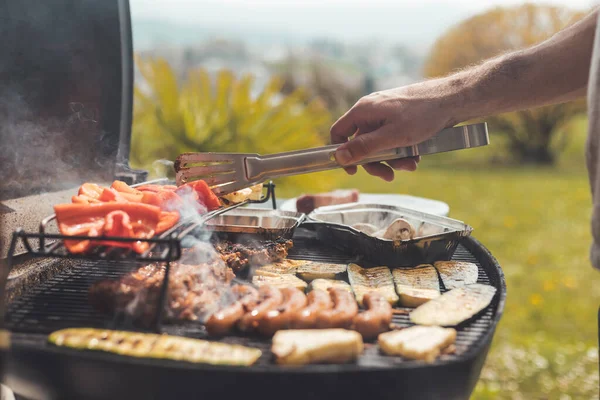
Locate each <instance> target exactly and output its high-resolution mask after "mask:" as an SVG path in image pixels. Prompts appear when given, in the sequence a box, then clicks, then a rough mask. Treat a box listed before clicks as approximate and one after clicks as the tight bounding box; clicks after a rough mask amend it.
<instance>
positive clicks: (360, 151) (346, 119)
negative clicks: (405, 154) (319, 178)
mask: <svg viewBox="0 0 600 400" xmlns="http://www.w3.org/2000/svg"><path fill="white" fill-rule="evenodd" d="M447 115H449V114H448V113H447V112H445V111H444V110H443V101H442V99H439V98H436V97H434V96H432V95H431V94H430V93H429V90H428V88H427V85H426V84H424V83H422V84H416V85H411V86H407V87H402V88H398V89H392V90H386V91H383V92H376V93H373V94H370V95H368V96H365V97H363V98H362V99H360V100H359V101H358V102H357V103H356V104H355V105H354V106H353V107H352V108H351V109H350V110H349V111H348V112H347V113H346V114H344V115H343V116H342V117H341V118H340V119H338V120H337V122H336V123H335V124H333V126H332V127H331V140H332V143H345V144H343V145H342V146H340V148H339V149H338V150H337V151H336V154H335V157H336V160H337V161H338V162H339V163H340V164H342V165H349V164H353V163H357V162H359V161H360V160H362V159H363V158H365V157H366V156H368V155H372V154H374V153H376V152H379V151H382V150H389V149H393V148H395V147H404V146H412V145H415V144H418V143H420V142H423V141H425V140H427V139H429V138H430V137H432V136H433V135H435V134H436V133H438V132H439V131H440V130H442V129H444V128H445V127H447V126H449V125H451V121H450V118H449V117H448V116H447ZM353 135H355V137H354V139H352V140H348V138H349V137H350V136H353ZM418 162H419V158H418V157H415V158H403V159H398V160H391V161H388V162H387V165H386V164H384V163H381V162H377V163H369V164H365V165H364V168H365V170H366V171H367V172H368V173H370V174H371V175H375V176H378V177H380V178H382V179H384V180H386V181H391V180H393V179H394V171H393V170H394V169H395V170H406V171H414V170H415V169H417V163H418ZM345 169H346V171H347V172H348V173H349V174H351V175H353V174H355V173H356V167H355V166H349V167H346V168H345Z"/></svg>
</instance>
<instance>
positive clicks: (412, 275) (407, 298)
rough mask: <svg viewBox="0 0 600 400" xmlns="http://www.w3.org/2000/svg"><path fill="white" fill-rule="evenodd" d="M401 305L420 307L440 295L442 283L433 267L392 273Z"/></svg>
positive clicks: (404, 269) (422, 266)
mask: <svg viewBox="0 0 600 400" xmlns="http://www.w3.org/2000/svg"><path fill="white" fill-rule="evenodd" d="M392 275H393V277H394V283H395V284H396V292H397V293H398V295H399V296H400V301H399V303H400V305H402V306H404V307H418V306H420V305H421V304H423V303H426V302H428V301H429V300H431V299H435V298H436V297H438V296H439V295H440V281H439V278H438V274H437V272H436V270H435V268H433V266H432V265H429V264H423V265H419V266H417V267H415V268H395V269H394V270H393V271H392Z"/></svg>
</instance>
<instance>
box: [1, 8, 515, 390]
mask: <svg viewBox="0 0 600 400" xmlns="http://www.w3.org/2000/svg"><path fill="white" fill-rule="evenodd" d="M2 7H6V8H5V9H3V8H2ZM40 21H41V22H40ZM0 22H2V24H0V29H2V30H3V31H2V33H3V34H4V33H5V34H6V35H4V37H8V38H10V40H6V41H3V44H2V45H3V46H5V45H7V44H8V45H11V46H14V47H13V48H9V49H8V50H7V51H6V52H3V54H8V55H9V56H8V57H3V58H2V61H0V83H2V82H8V81H10V82H11V85H12V86H11V88H10V89H11V90H15V88H17V89H23V92H22V93H21V94H22V96H21V98H23V99H24V100H25V101H26V102H28V101H29V102H30V103H28V104H29V106H30V108H31V110H32V114H31V115H38V113H39V114H52V115H53V116H55V117H57V118H59V119H60V118H65V119H68V120H69V121H71V122H72V119H71V117H72V116H73V115H70V113H71V114H72V113H73V112H76V116H77V118H76V121H79V122H81V123H82V124H81V125H77V126H78V127H79V128H81V131H80V135H79V136H78V138H79V139H80V140H81V142H83V145H81V146H79V145H78V148H79V147H81V148H86V146H87V147H88V148H89V152H88V153H86V154H83V155H82V156H83V157H80V158H81V159H74V160H71V162H72V163H73V164H74V165H76V166H79V167H81V166H83V165H84V163H83V161H82V159H83V158H89V159H92V160H95V162H94V163H93V164H95V165H96V167H98V166H100V167H101V168H99V169H100V170H101V171H100V172H102V174H100V173H99V171H98V168H96V170H95V169H94V168H91V167H90V168H88V167H89V166H87V165H86V168H84V169H82V170H81V171H80V173H79V174H78V176H77V179H76V182H77V183H75V182H65V181H61V179H60V171H46V172H48V174H49V175H50V179H47V178H48V176H44V179H33V178H39V177H38V175H35V174H34V176H33V175H32V179H31V180H30V181H29V183H30V184H29V185H28V186H27V185H26V186H25V187H24V186H23V185H17V186H14V185H12V186H11V185H10V184H9V185H8V188H6V187H4V188H2V189H3V190H2V191H1V193H2V198H1V199H2V201H3V207H2V208H0V214H1V215H2V217H3V218H2V223H3V231H4V232H6V231H7V230H8V231H10V232H13V231H14V229H15V228H16V227H17V226H18V225H22V226H24V227H25V230H22V231H18V232H17V234H16V235H15V236H14V238H15V240H14V242H12V244H13V245H12V246H8V244H9V243H7V242H6V238H7V237H9V236H8V235H6V233H4V234H3V235H2V236H1V239H3V240H4V243H3V244H4V245H5V247H9V248H8V249H6V250H4V251H3V252H2V256H1V257H3V258H4V259H3V260H2V274H0V277H1V278H2V279H0V284H5V285H4V286H3V289H4V298H5V300H6V304H5V306H2V307H0V312H2V317H3V318H2V320H1V321H2V328H4V329H7V330H9V331H10V332H11V345H10V347H9V348H8V349H3V350H8V351H7V352H4V351H3V352H2V355H3V358H2V370H3V382H5V383H6V384H7V385H8V386H9V387H11V388H12V389H13V390H14V391H15V392H16V393H17V395H19V396H23V397H24V398H36V399H38V398H39V399H46V398H77V399H101V398H102V399H105V398H110V399H121V398H123V399H133V398H141V399H150V398H201V397H206V396H211V397H213V398H217V397H218V398H220V399H221V398H223V399H233V398H236V399H237V398H239V397H240V396H249V395H250V396H260V397H261V398H266V399H278V400H280V399H282V398H285V399H303V400H304V399H307V398H311V399H319V398H323V399H325V398H327V399H330V398H332V397H333V398H344V397H346V398H373V397H374V398H390V399H392V398H393V399H398V398H407V399H413V398H414V399H439V398H443V399H465V398H468V397H469V395H470V393H471V392H472V390H473V388H474V386H475V384H476V382H477V379H478V377H479V374H480V371H481V368H482V366H483V363H484V361H485V358H486V355H487V352H488V349H489V346H490V343H491V341H492V338H493V335H494V332H495V329H496V325H497V323H498V321H499V319H500V317H501V315H502V312H503V308H504V300H505V296H506V288H505V283H504V278H503V274H502V271H501V269H500V266H499V265H498V263H497V262H496V260H495V259H494V258H493V256H492V255H491V254H490V253H489V252H488V251H487V250H486V249H485V247H484V246H483V245H482V244H481V243H479V242H478V241H477V240H476V239H474V238H472V237H469V238H464V239H463V240H462V241H461V243H460V245H459V246H458V248H457V250H456V252H455V254H454V259H455V260H463V261H471V262H475V263H477V265H478V267H479V282H481V283H488V284H491V285H493V286H495V287H496V288H497V290H498V291H497V294H496V296H495V297H494V300H493V302H492V303H491V304H490V305H489V306H488V307H487V308H486V309H485V310H484V311H483V312H482V313H480V314H479V315H477V316H476V317H475V318H473V319H471V320H470V321H467V322H466V323H464V324H463V325H462V326H460V327H459V329H458V337H457V343H456V347H457V352H456V354H453V355H444V356H441V357H440V358H439V359H438V360H437V361H436V362H435V363H434V364H431V365H428V364H424V363H421V362H416V361H409V360H405V359H401V358H399V357H387V356H384V355H382V354H380V353H379V352H378V350H377V347H376V346H375V345H373V344H372V343H371V344H367V346H366V349H365V352H364V354H363V355H362V356H361V357H360V359H359V361H358V362H357V363H352V364H344V365H311V366H308V367H300V368H283V367H279V366H277V365H274V364H273V362H272V359H271V354H270V351H269V348H270V342H269V341H268V340H264V339H260V338H256V337H242V336H235V335H232V336H228V337H225V338H223V339H221V340H223V341H225V342H229V343H239V344H244V345H248V346H253V347H258V348H260V349H261V350H263V356H262V357H261V359H260V360H259V361H258V362H257V364H256V365H254V366H252V367H246V368H239V367H236V368H234V367H215V366H206V365H193V364H187V363H181V362H171V361H164V360H150V359H135V358H127V357H122V356H117V355H113V354H104V353H95V352H87V351H83V352H82V351H74V350H69V349H65V348H57V347H54V346H51V345H49V344H47V335H48V333H50V332H52V331H54V330H57V329H61V328H65V327H76V326H87V327H108V328H116V327H119V328H123V327H125V328H127V329H134V328H133V327H130V326H123V321H119V320H116V319H115V318H112V317H107V316H105V315H102V314H99V313H97V312H95V311H94V310H93V309H92V308H91V306H90V305H89V304H88V301H87V290H88V288H89V286H90V285H91V284H92V283H94V282H96V281H98V280H101V279H106V278H117V277H119V276H122V275H123V274H125V273H127V272H129V271H131V270H133V269H135V268H137V267H139V266H141V265H144V264H145V263H147V262H148V261H149V260H150V259H151V258H152V257H155V258H156V259H160V260H163V261H166V262H169V261H171V260H173V259H176V258H177V256H178V254H179V249H180V248H181V246H182V243H181V240H180V234H182V233H184V232H188V231H191V230H192V229H188V228H190V225H185V224H184V225H180V226H178V227H177V229H176V230H174V231H173V232H170V233H173V235H170V234H169V235H166V236H164V237H162V238H158V239H156V241H155V243H154V245H155V246H159V247H158V248H160V249H162V251H154V252H153V253H151V254H146V255H142V256H138V257H137V258H135V257H131V256H132V255H131V254H127V253H124V252H122V251H116V250H114V249H101V250H100V251H98V252H97V253H95V254H93V255H91V256H86V257H84V258H81V257H79V258H76V257H72V256H70V255H68V254H67V253H65V252H64V249H63V247H62V246H61V244H60V239H61V237H60V236H54V235H56V233H54V232H53V230H52V229H50V227H49V225H48V224H49V223H50V224H51V219H47V220H44V217H45V216H46V215H47V214H48V212H47V209H48V206H49V205H51V204H53V203H55V202H56V200H55V198H56V196H59V195H60V196H62V195H66V194H65V193H72V192H69V190H67V191H65V192H64V193H63V192H61V191H64V190H65V189H70V188H73V187H76V186H77V184H79V183H81V182H82V181H85V180H90V179H105V180H106V181H108V180H110V179H112V178H118V179H121V180H125V181H127V182H128V183H132V184H135V183H139V182H143V181H144V180H145V179H146V173H145V171H135V170H132V169H130V168H129V167H128V156H127V155H128V152H129V145H130V140H131V131H130V129H131V109H132V107H131V105H132V104H131V101H132V93H131V89H132V76H133V68H132V61H131V60H132V46H131V32H130V26H129V24H130V15H129V8H128V4H127V1H126V0H86V1H81V0H57V1H53V2H36V1H33V0H11V1H8V2H5V3H3V4H2V5H1V6H0ZM57 25H58V26H60V27H61V29H58V30H57V31H59V32H60V33H61V34H60V35H52V34H50V33H51V32H52V31H53V29H54V28H55V27H56V26H57ZM44 29H46V30H47V32H45V31H44ZM77 30H81V35H78V34H77ZM32 32H33V33H32ZM34 33H35V34H34ZM44 33H48V34H44ZM72 42H74V43H77V44H79V47H78V46H69V43H71V44H72ZM29 43H36V47H35V48H34V49H33V50H31V49H29V50H27V49H28V47H27V46H28V45H29ZM82 43H83V45H82ZM82 46H83V47H82ZM40 49H41V50H43V51H41V52H40ZM28 51H29V52H28ZM15 54H16V56H15V57H12V58H11V57H10V56H11V55H15ZM42 56H43V57H42ZM69 56H73V59H72V60H71V59H69V58H68V57H69ZM92 56H93V57H92ZM36 57H38V58H36ZM39 57H42V58H39ZM65 57H67V60H65ZM77 57H79V59H77ZM81 58H83V59H86V58H88V59H87V61H90V60H91V61H92V62H90V63H89V64H85V63H83V64H84V67H82V70H81V71H78V73H75V74H69V71H71V72H72V70H71V69H72V68H74V67H73V65H80V64H81V63H79V64H78V63H77V62H76V61H81ZM6 60H8V61H6ZM11 60H12V62H14V64H15V65H13V66H12V67H11V66H10V65H8V64H7V62H8V63H10V62H11ZM57 60H59V61H65V62H58V63H57V62H56V61H57ZM69 60H70V61H72V63H69V62H66V61H69ZM94 61H98V62H97V63H94ZM85 65H88V66H89V65H94V66H95V67H98V68H94V69H93V71H92V72H94V73H90V71H87V72H88V73H86V70H85ZM61 68H63V69H62V70H61ZM46 69H48V70H49V71H50V70H51V73H50V72H49V73H47V74H46V73H45V71H46ZM15 71H22V73H21V72H19V73H16V72H15ZM32 74H33V75H32ZM36 74H37V75H36ZM4 76H8V77H11V79H10V80H8V79H4V78H3V77H4ZM31 76H35V79H30V77H31ZM14 77H17V78H14ZM15 79H16V80H15ZM19 79H20V80H19ZM40 82H41V83H40ZM57 82H61V84H57ZM82 82H83V83H82ZM77 84H80V85H82V86H83V87H88V88H89V87H90V86H92V87H93V86H94V85H95V86H96V89H98V88H99V90H96V91H94V90H91V91H86V90H79V91H77V90H75V93H74V94H73V93H70V94H69V93H68V90H67V89H68V88H73V87H76V86H77ZM0 86H2V84H0ZM2 89H5V88H4V87H2ZM0 93H3V91H0ZM98 93H100V94H98ZM34 94H35V95H34ZM0 100H2V98H0ZM73 104H75V105H76V106H75V108H73V107H74V106H73ZM89 104H92V105H93V107H92V108H93V109H94V112H93V113H92V115H91V116H90V115H88V114H86V113H85V112H83V111H82V110H81V108H80V107H81V105H85V106H86V107H87V106H88V105H89ZM2 105H3V103H2V102H0V107H2ZM49 106H51V107H50V108H49ZM61 107H63V108H61ZM88 108H89V107H88ZM64 110H67V111H64ZM74 110H75V111H74ZM0 111H4V109H0ZM9 111H10V110H9ZM71 122H70V123H71ZM90 123H91V125H92V128H90V127H89V125H90ZM13 125H14V124H13ZM0 129H2V127H0ZM2 133H3V135H4V134H5V133H8V134H10V135H12V140H13V142H17V141H16V140H15V138H18V137H19V135H20V134H21V132H19V131H18V130H11V129H9V130H4V131H3V132H2ZM99 136H101V137H102V139H101V140H100V141H101V142H102V143H104V144H103V146H97V144H98V141H99V139H98V138H99ZM3 138H4V136H3ZM17 152H18V149H17ZM0 155H4V154H0ZM33 159H35V157H33ZM3 161H4V160H3ZM96 161H97V162H96ZM107 163H108V164H107ZM3 167H4V164H3ZM10 168H12V170H18V165H15V163H12V164H10V165H9V169H8V171H11V169H10ZM44 168H46V167H45V166H44V165H39V166H38V171H37V172H38V173H40V172H44ZM34 172H36V171H34ZM8 175H10V174H7V176H8ZM98 177H100V178H98ZM3 183H4V182H3ZM13 183H14V182H13ZM5 186H6V185H5ZM274 194H275V193H274V189H273V188H272V187H270V189H269V190H268V192H267V197H270V198H271V199H272V200H274ZM25 196H33V197H27V198H28V200H27V201H28V202H30V207H26V208H25V209H26V210H27V211H20V210H21V209H20V208H18V207H16V206H13V204H19V202H20V201H21V200H20V199H22V198H25ZM53 196H54V197H53ZM69 197H70V195H69ZM50 199H52V200H50ZM63 201H68V197H67V198H66V200H63ZM273 203H274V201H273ZM6 204H10V206H6ZM38 213H39V214H40V215H37V214H38ZM5 216H10V217H11V218H5ZM7 221H8V222H10V221H15V223H16V224H17V225H15V224H8V226H6V225H7ZM40 223H42V225H41V226H42V229H41V230H39V225H40ZM56 240H58V241H56ZM293 240H294V248H293V249H292V250H291V253H290V255H289V258H292V259H311V260H320V261H327V262H344V263H345V262H351V261H353V262H357V261H359V262H361V263H363V264H365V263H368V259H365V260H357V259H355V258H353V257H352V256H349V255H347V254H345V253H343V252H341V251H339V250H336V249H335V247H334V246H332V245H331V243H327V242H324V241H323V240H319V239H318V238H317V237H316V236H315V233H314V232H312V231H310V230H308V229H303V228H299V229H297V230H296V232H295V234H294V238H293ZM53 241H54V242H53ZM160 246H162V247H160ZM156 249H157V248H156V247H155V249H154V250H156ZM9 273H10V274H9ZM167 282H168V281H167ZM165 287H166V286H165ZM157 310H159V311H160V310H162V307H157ZM393 322H394V323H395V324H397V325H399V326H408V325H410V323H409V321H408V317H407V315H395V316H394V321H393ZM153 329H156V330H159V331H162V332H166V333H171V334H177V335H184V336H189V337H195V338H204V337H206V332H205V330H204V328H203V326H202V325H201V324H197V323H185V324H183V323H182V324H165V323H162V321H161V319H160V316H157V318H156V324H155V325H154V327H153ZM0 349H1V347H0Z"/></svg>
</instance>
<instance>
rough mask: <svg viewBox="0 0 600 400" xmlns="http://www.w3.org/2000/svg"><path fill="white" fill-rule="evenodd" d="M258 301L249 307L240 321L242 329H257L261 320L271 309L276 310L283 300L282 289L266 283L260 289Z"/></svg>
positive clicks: (239, 325)
mask: <svg viewBox="0 0 600 400" xmlns="http://www.w3.org/2000/svg"><path fill="white" fill-rule="evenodd" d="M258 297H259V298H258V303H257V304H255V305H254V306H252V307H248V312H246V314H244V316H243V317H242V318H241V319H240V320H239V322H238V328H239V329H240V330H241V331H244V332H248V331H251V330H253V329H256V327H257V326H258V323H259V322H260V320H261V319H262V318H263V317H264V316H265V315H266V314H267V313H268V312H269V311H270V310H275V309H277V307H279V305H280V304H281V302H282V301H283V295H282V293H281V291H280V290H279V289H277V288H275V287H272V286H268V285H264V286H261V287H260V288H259V289H258Z"/></svg>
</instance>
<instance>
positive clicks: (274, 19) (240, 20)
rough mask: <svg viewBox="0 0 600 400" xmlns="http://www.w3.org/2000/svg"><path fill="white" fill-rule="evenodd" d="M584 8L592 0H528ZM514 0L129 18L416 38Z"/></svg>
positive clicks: (227, 0) (181, 11) (180, 9)
mask: <svg viewBox="0 0 600 400" xmlns="http://www.w3.org/2000/svg"><path fill="white" fill-rule="evenodd" d="M532 2H534V3H547V4H556V5H563V6H564V5H567V4H568V5H569V6H570V7H572V8H579V9H586V8H588V7H591V6H593V5H594V4H596V3H597V2H595V1H593V0H568V1H564V0H563V1H557V0H546V1H542V0H533V1H532ZM521 3H523V1H518V0H453V1H450V0H367V1H365V0H362V1H360V0H130V4H131V10H132V15H133V18H134V19H140V18H145V19H160V20H164V21H171V22H176V23H180V24H195V25H201V26H204V27H210V28H219V27H223V28H224V29H225V28H230V27H235V28H237V29H241V30H244V29H255V30H263V31H271V32H273V31H281V32H283V33H287V34H295V35H302V36H313V37H315V36H321V37H323V36H329V37H336V38H341V39H344V38H346V39H349V40H354V39H357V38H369V37H373V38H375V37H376V38H378V39H382V40H399V39H402V38H404V39H406V40H418V39H419V38H421V37H423V36H426V37H429V36H436V35H438V34H440V33H442V32H443V31H444V30H445V29H447V28H448V27H449V26H450V25H452V24H454V23H457V22H459V21H460V20H462V19H464V18H467V17H469V16H470V15H473V14H475V13H478V12H481V11H484V10H486V9H488V8H491V7H494V6H509V5H515V4H521Z"/></svg>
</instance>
